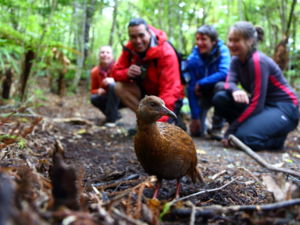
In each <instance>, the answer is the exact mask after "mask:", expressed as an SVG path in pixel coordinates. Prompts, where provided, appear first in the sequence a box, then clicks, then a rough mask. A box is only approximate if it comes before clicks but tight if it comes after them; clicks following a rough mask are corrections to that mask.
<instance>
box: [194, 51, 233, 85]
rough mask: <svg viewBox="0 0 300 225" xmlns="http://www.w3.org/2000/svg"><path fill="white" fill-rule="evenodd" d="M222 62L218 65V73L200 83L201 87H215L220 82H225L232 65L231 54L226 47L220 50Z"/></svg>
mask: <svg viewBox="0 0 300 225" xmlns="http://www.w3.org/2000/svg"><path fill="white" fill-rule="evenodd" d="M219 57H220V60H219V62H218V65H217V68H218V69H217V71H216V72H215V73H213V74H211V75H209V76H207V77H204V78H202V79H201V80H199V81H198V84H199V85H200V86H206V85H214V84H216V83H217V82H219V81H225V79H226V75H227V73H228V69H229V65H230V53H229V50H228V48H227V47H226V46H225V45H222V46H221V48H220V56H219Z"/></svg>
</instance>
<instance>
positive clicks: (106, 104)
mask: <svg viewBox="0 0 300 225" xmlns="http://www.w3.org/2000/svg"><path fill="white" fill-rule="evenodd" d="M91 103H92V104H93V105H94V106H95V107H97V108H98V109H99V110H100V111H102V112H103V114H104V115H105V116H106V122H115V121H116V120H117V119H118V118H119V111H118V108H119V103H120V100H119V98H118V97H117V96H116V94H115V91H114V84H113V85H112V84H110V85H109V86H108V89H107V94H106V95H101V96H100V95H97V94H94V95H92V96H91Z"/></svg>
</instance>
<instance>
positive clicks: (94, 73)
mask: <svg viewBox="0 0 300 225" xmlns="http://www.w3.org/2000/svg"><path fill="white" fill-rule="evenodd" d="M98 73H99V71H98V69H97V68H96V67H94V68H93V69H92V70H91V73H90V74H91V89H90V93H91V94H97V90H98V89H99V88H100V85H99V81H98V79H99V77H98V76H99V75H98Z"/></svg>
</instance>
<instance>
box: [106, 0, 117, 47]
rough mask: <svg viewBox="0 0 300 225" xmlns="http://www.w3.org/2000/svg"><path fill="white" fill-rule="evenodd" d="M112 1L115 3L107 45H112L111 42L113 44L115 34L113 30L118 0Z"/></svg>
mask: <svg viewBox="0 0 300 225" xmlns="http://www.w3.org/2000/svg"><path fill="white" fill-rule="evenodd" d="M114 3H115V5H114V11H113V20H112V24H111V30H110V34H109V41H108V45H110V46H113V44H114V34H115V30H116V21H117V15H118V5H119V1H118V0H115V1H114Z"/></svg>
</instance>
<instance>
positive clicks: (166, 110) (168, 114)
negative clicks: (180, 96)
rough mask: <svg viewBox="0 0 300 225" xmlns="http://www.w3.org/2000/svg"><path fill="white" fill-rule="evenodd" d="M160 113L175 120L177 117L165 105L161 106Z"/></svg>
mask: <svg viewBox="0 0 300 225" xmlns="http://www.w3.org/2000/svg"><path fill="white" fill-rule="evenodd" d="M161 113H162V114H163V115H165V116H170V117H172V118H174V119H175V120H176V119H177V116H176V114H175V113H174V112H173V111H171V110H170V109H168V108H167V107H165V106H162V107H161Z"/></svg>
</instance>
